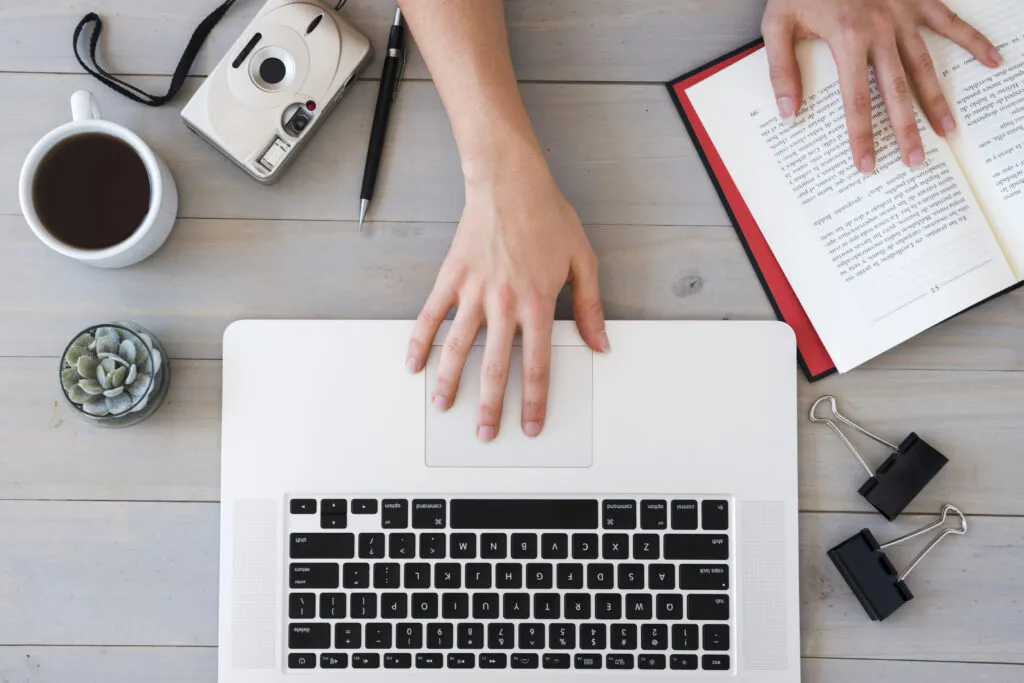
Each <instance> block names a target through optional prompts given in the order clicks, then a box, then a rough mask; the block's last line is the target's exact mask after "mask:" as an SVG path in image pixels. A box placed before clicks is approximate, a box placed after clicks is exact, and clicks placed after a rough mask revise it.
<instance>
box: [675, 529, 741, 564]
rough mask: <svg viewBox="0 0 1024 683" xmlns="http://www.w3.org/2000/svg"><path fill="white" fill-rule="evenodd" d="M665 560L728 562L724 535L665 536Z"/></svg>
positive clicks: (727, 540) (727, 547)
mask: <svg viewBox="0 0 1024 683" xmlns="http://www.w3.org/2000/svg"><path fill="white" fill-rule="evenodd" d="M665 559H666V560H728V559H729V537H728V536H726V535H724V534H665Z"/></svg>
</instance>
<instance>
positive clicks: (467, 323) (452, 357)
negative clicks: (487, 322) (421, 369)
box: [431, 304, 483, 410]
mask: <svg viewBox="0 0 1024 683" xmlns="http://www.w3.org/2000/svg"><path fill="white" fill-rule="evenodd" d="M482 322H483V312H482V311H481V308H480V306H479V304H477V305H472V304H469V305H466V306H460V307H459V310H458V312H457V313H456V314H455V320H454V321H453V322H452V326H451V327H450V328H449V329H448V336H447V337H445V340H444V347H443V348H442V349H441V362H440V364H439V365H438V368H437V378H436V379H435V381H434V393H433V396H432V397H431V402H432V403H433V404H434V405H435V406H436V407H437V408H439V409H441V410H448V409H449V408H451V407H452V403H454V402H455V393H456V392H457V391H458V390H459V379H460V378H461V377H462V369H463V368H464V367H465V366H466V358H467V357H468V356H469V351H470V349H472V348H473V340H474V339H476V333H477V332H479V331H480V325H481V323H482Z"/></svg>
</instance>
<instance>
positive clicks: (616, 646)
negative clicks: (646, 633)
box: [608, 624, 636, 650]
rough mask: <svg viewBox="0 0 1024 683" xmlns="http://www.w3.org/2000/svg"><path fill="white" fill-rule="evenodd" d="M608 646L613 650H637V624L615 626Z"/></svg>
mask: <svg viewBox="0 0 1024 683" xmlns="http://www.w3.org/2000/svg"><path fill="white" fill-rule="evenodd" d="M608 645H609V648H610V649H612V650H635V649H636V624H613V625H612V629H611V642H610V643H609V644H608Z"/></svg>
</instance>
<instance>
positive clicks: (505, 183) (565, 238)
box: [407, 155, 608, 441]
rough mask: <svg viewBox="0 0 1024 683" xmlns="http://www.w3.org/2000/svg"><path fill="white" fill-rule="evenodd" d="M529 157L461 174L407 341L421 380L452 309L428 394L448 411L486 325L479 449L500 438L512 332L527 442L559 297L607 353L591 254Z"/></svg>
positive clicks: (541, 394)
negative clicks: (461, 185)
mask: <svg viewBox="0 0 1024 683" xmlns="http://www.w3.org/2000/svg"><path fill="white" fill-rule="evenodd" d="M528 156H529V157H530V158H527V159H525V160H522V161H519V162H516V161H513V160H511V159H508V158H505V159H502V160H500V161H499V162H498V163H497V164H496V165H495V168H493V169H492V168H488V169H486V171H484V172H481V173H473V174H467V180H466V206H465V209H464V210H463V213H462V220H461V221H460V222H459V227H458V230H457V231H456V233H455V238H454V239H453V240H452V245H451V248H450V250H449V251H448V255H447V256H446V257H445V260H444V263H443V264H442V266H441V270H440V272H439V273H438V276H437V282H436V283H435V285H434V289H433V291H432V292H431V293H430V296H429V297H428V299H427V302H426V304H425V305H424V307H423V310H422V311H421V312H420V315H419V318H418V319H417V321H416V326H415V328H414V330H413V334H412V339H410V341H409V353H408V360H407V364H408V367H409V370H411V371H412V372H419V371H420V370H422V369H423V367H424V365H425V363H426V360H427V355H428V354H429V352H430V348H431V344H432V343H433V340H434V337H435V336H436V334H437V330H438V327H439V326H440V324H441V322H442V321H443V320H444V319H445V317H446V316H447V315H448V312H449V311H450V310H451V307H452V306H458V311H457V312H456V315H455V320H454V321H453V323H452V326H451V329H450V330H449V332H448V336H447V338H446V339H445V342H444V347H443V350H442V352H441V364H440V367H439V369H438V373H437V382H436V384H435V386H434V388H433V393H432V395H431V396H432V398H431V401H432V403H433V404H434V405H435V406H436V407H437V408H439V409H441V410H447V409H448V408H450V407H451V405H452V403H453V402H454V400H455V394H456V391H457V390H458V386H459V379H460V377H461V375H462V370H463V367H464V366H465V364H466V357H467V356H468V354H469V351H470V349H471V348H472V345H473V340H474V339H475V338H476V335H477V332H478V331H479V330H480V328H481V327H485V326H486V328H487V343H486V346H485V349H484V360H483V366H482V367H481V387H480V407H479V415H478V422H477V438H479V439H480V440H481V441H491V440H493V439H494V438H495V437H496V436H497V435H498V427H499V425H500V424H501V411H502V405H503V403H504V396H505V386H506V384H507V383H508V374H509V363H510V360H511V354H512V342H513V338H514V337H515V334H516V332H517V330H518V331H521V332H522V339H523V402H522V408H521V418H520V424H521V426H522V429H523V432H524V433H525V434H526V435H527V436H536V435H538V434H539V433H540V431H541V429H542V428H543V426H544V420H545V415H546V411H547V397H548V384H549V378H550V365H551V331H552V326H553V320H554V315H555V299H556V297H557V296H558V293H559V291H561V289H562V287H563V286H564V285H565V283H566V282H568V283H569V284H570V286H571V288H572V298H573V309H574V315H575V318H576V325H577V327H578V328H579V331H580V335H581V336H582V337H583V340H584V341H585V342H586V343H587V345H588V346H590V347H591V348H592V349H593V350H595V351H607V350H608V337H607V335H606V334H605V330H604V313H603V311H602V308H601V295H600V291H599V288H598V282H597V256H596V255H595V254H594V250H593V249H592V248H591V247H590V243H589V242H588V241H587V237H586V235H585V234H584V232H583V226H582V225H581V224H580V219H579V218H578V217H577V216H576V212H575V211H573V208H572V207H571V206H570V205H569V203H568V202H567V201H566V199H565V197H563V196H562V193H561V192H560V191H559V189H558V187H557V186H556V185H555V181H554V179H553V178H552V177H551V174H550V172H549V170H548V168H547V165H546V163H545V162H544V160H543V158H542V157H539V158H537V157H535V156H533V155H528ZM470 175H472V176H473V177H470Z"/></svg>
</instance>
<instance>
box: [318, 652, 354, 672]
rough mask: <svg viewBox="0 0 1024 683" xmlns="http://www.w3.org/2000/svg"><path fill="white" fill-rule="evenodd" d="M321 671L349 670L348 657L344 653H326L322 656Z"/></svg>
mask: <svg viewBox="0 0 1024 683" xmlns="http://www.w3.org/2000/svg"><path fill="white" fill-rule="evenodd" d="M320 668H321V669H347V668H348V655H347V654H346V653H344V652H324V653H323V654H321V655H320Z"/></svg>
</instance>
